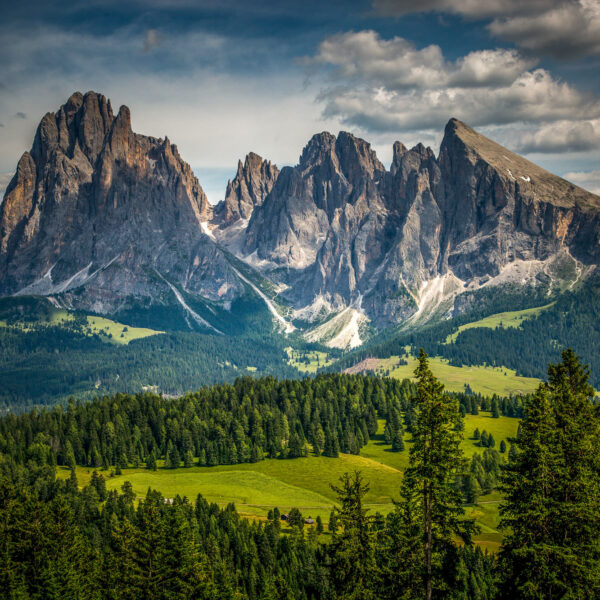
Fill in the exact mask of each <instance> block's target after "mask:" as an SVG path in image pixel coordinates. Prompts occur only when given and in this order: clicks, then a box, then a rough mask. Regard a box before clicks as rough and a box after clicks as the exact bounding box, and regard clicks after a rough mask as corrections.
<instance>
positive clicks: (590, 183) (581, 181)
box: [563, 169, 600, 195]
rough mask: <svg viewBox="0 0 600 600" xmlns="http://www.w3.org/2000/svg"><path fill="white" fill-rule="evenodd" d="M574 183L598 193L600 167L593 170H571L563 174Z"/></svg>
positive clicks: (599, 187) (599, 191)
mask: <svg viewBox="0 0 600 600" xmlns="http://www.w3.org/2000/svg"><path fill="white" fill-rule="evenodd" d="M563 177H564V178H565V179H568V180H569V181H571V182H572V183H574V184H575V185H579V186H581V187H583V188H585V189H587V190H589V191H590V192H593V193H594V194H598V195H600V169H596V170H595V171H587V172H586V171H571V172H569V173H565V174H564V175H563Z"/></svg>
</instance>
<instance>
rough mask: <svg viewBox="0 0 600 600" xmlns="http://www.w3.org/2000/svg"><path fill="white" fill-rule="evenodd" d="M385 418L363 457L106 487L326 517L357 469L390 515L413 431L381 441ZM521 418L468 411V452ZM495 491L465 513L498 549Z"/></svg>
mask: <svg viewBox="0 0 600 600" xmlns="http://www.w3.org/2000/svg"><path fill="white" fill-rule="evenodd" d="M384 424H385V423H384V421H382V420H380V421H379V429H378V433H377V435H376V436H375V438H374V439H372V440H371V441H370V442H369V443H368V444H367V445H366V446H365V447H364V448H363V449H362V450H361V452H360V455H359V456H354V455H351V454H340V456H339V458H327V457H324V456H319V457H317V456H309V457H306V458H296V459H292V460H278V459H267V460H264V461H261V462H257V463H245V464H238V465H221V466H217V467H191V468H188V469H184V468H180V469H163V468H159V469H158V470H157V471H148V470H146V469H143V468H141V469H124V470H123V473H122V474H121V475H119V476H116V475H115V476H111V477H108V479H107V488H108V489H119V488H120V487H121V486H122V485H123V483H124V482H125V481H130V482H131V484H132V486H133V490H134V492H135V494H136V495H137V496H139V497H142V496H144V495H145V494H146V492H147V491H148V488H152V489H157V490H159V491H160V492H161V493H162V494H163V495H164V496H165V497H167V498H172V497H174V496H176V495H177V494H179V495H182V496H187V497H188V498H195V496H196V495H197V494H198V493H201V494H202V495H203V496H205V497H206V499H207V500H209V501H211V502H216V503H217V504H220V505H226V504H228V503H230V502H234V503H235V505H236V507H237V509H238V511H239V512H240V513H241V514H243V515H244V516H246V517H250V518H264V517H266V515H267V513H268V511H269V510H270V509H271V508H273V507H274V506H277V507H278V508H279V509H280V510H282V511H283V512H286V511H288V510H289V509H290V508H292V507H294V506H295V507H298V508H299V509H300V510H301V511H302V513H303V514H304V515H305V516H311V517H313V518H316V516H317V515H320V516H321V518H322V519H323V520H324V521H325V522H327V520H328V519H329V513H330V512H331V508H332V506H333V505H334V503H335V493H334V492H333V490H332V489H331V487H330V485H331V484H335V483H337V481H338V479H339V477H340V476H341V475H342V474H343V473H345V472H352V471H354V470H359V471H361V473H362V474H363V476H364V479H365V481H366V482H367V483H368V484H369V486H370V489H369V492H368V494H367V496H366V505H367V507H368V508H370V509H371V510H372V511H373V512H375V511H379V512H381V513H383V514H387V513H388V512H389V511H391V510H393V508H394V504H393V500H394V499H397V498H398V493H399V489H400V483H401V481H402V471H403V470H404V469H405V468H406V466H407V464H408V448H409V447H410V439H409V436H407V437H406V441H407V449H406V450H405V451H403V452H391V451H390V449H389V446H388V445H387V444H386V443H385V441H384V439H383V429H384ZM517 427H518V420H517V419H510V418H508V417H500V418H499V419H493V418H492V417H491V415H490V413H485V412H482V413H480V414H479V415H475V416H474V415H467V416H466V417H465V439H464V441H463V449H464V450H465V454H466V455H467V456H472V455H473V453H474V452H477V451H481V450H482V449H481V448H480V447H479V446H477V445H476V442H475V440H473V439H472V435H473V431H474V430H475V429H476V428H479V430H480V431H483V430H484V429H485V430H487V431H488V432H489V433H492V434H493V435H494V438H495V439H496V444H497V446H496V447H498V445H499V444H500V441H501V440H502V439H507V438H508V437H511V436H514V435H515V434H516V431H517ZM91 473H92V469H89V468H86V467H78V468H77V478H78V481H79V484H80V485H85V484H87V483H88V482H89V479H90V476H91ZM68 474H69V472H68V470H67V469H66V468H61V469H60V470H59V476H60V477H68ZM499 502H500V497H499V496H498V494H497V493H492V494H490V495H488V496H481V497H480V500H479V503H478V504H477V505H476V506H473V507H468V508H467V512H468V514H470V515H471V516H473V517H475V518H476V519H477V521H478V523H479V524H480V526H481V528H482V532H481V534H480V535H479V536H477V538H476V540H477V542H478V543H480V544H481V545H482V546H484V547H486V548H489V549H492V550H493V549H495V548H497V547H498V546H499V544H500V541H501V534H500V533H499V532H498V530H497V525H498V504H499Z"/></svg>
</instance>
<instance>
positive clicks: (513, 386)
mask: <svg viewBox="0 0 600 600" xmlns="http://www.w3.org/2000/svg"><path fill="white" fill-rule="evenodd" d="M402 362H406V363H407V364H400V363H402ZM429 363H430V366H431V370H432V371H433V374H434V375H435V376H436V377H437V378H438V379H439V380H440V381H441V382H442V383H443V384H444V386H445V387H446V389H447V390H448V391H449V392H464V391H465V384H468V385H469V386H470V388H471V389H472V390H473V391H474V392H475V393H477V394H483V395H486V396H491V395H492V394H498V395H499V396H509V395H511V394H526V393H529V392H533V391H534V390H535V389H536V388H537V386H538V385H539V383H540V380H539V379H535V378H533V377H521V376H520V375H517V374H516V372H515V371H514V370H513V369H507V368H505V367H484V366H465V367H456V366H453V365H451V364H449V362H448V361H447V360H446V359H444V358H439V357H432V358H431V359H430V360H429ZM416 366H417V359H416V358H415V357H414V356H409V357H404V358H403V359H402V360H400V357H398V356H391V357H390V358H383V359H380V360H378V361H377V369H376V372H378V373H389V376H390V377H395V378H397V379H404V378H409V379H414V371H415V367H416Z"/></svg>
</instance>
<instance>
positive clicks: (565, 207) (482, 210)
mask: <svg viewBox="0 0 600 600" xmlns="http://www.w3.org/2000/svg"><path fill="white" fill-rule="evenodd" d="M439 165H440V169H441V174H442V178H443V182H444V191H445V195H444V197H443V199H441V201H440V206H441V208H442V212H443V215H444V226H443V232H442V246H443V250H444V252H443V258H442V262H441V265H440V267H441V268H442V269H451V270H452V271H453V272H454V273H455V274H456V275H457V276H458V277H460V278H461V279H463V280H471V279H474V278H482V277H483V278H485V277H489V276H491V277H494V276H497V275H498V274H499V273H500V272H501V271H502V270H503V269H504V268H506V267H507V265H510V264H511V263H514V262H515V261H533V260H538V261H545V260H548V259H549V258H550V257H551V256H553V255H554V254H556V253H558V252H559V251H561V250H564V249H566V250H568V251H569V252H570V253H571V255H572V256H573V257H574V258H576V259H578V260H579V261H582V262H583V263H584V264H591V263H593V264H597V263H598V262H599V260H600V252H599V251H600V246H599V243H600V198H598V197H597V196H595V195H594V194H591V193H589V192H586V191H585V190H582V189H581V188H578V187H577V186H575V185H573V184H571V183H569V182H567V181H565V180H564V179H561V178H560V177H557V176H556V175H553V174H551V173H549V172H548V171H545V170H544V169H542V168H540V167H538V166H537V165H535V164H533V163H531V162H529V161H528V160H526V159H524V158H523V157H521V156H519V155H517V154H514V153H513V152H510V151H509V150H507V149H506V148H503V147H502V146H500V145H499V144H496V143H495V142H493V141H492V140H489V139H488V138H486V137H484V136H482V135H480V134H478V133H477V132H475V131H474V130H473V129H471V128H470V127H468V126H467V125H465V124H464V123H461V122H460V121H457V120H455V119H452V120H451V121H450V122H449V123H448V125H447V126H446V131H445V135H444V139H443V142H442V145H441V149H440V157H439Z"/></svg>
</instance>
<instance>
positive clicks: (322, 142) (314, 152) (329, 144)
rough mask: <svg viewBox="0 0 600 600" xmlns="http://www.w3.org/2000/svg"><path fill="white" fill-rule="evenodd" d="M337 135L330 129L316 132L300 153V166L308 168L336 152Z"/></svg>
mask: <svg viewBox="0 0 600 600" xmlns="http://www.w3.org/2000/svg"><path fill="white" fill-rule="evenodd" d="M334 149H335V136H334V135H333V134H331V133H329V132H328V131H323V132H321V133H316V134H315V135H313V136H312V137H311V138H310V140H309V141H308V144H306V146H304V149H303V150H302V154H301V155H300V161H299V167H300V168H301V169H308V168H310V167H312V166H315V165H317V164H320V163H322V162H323V161H324V160H325V159H326V158H330V157H331V155H332V154H334Z"/></svg>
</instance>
